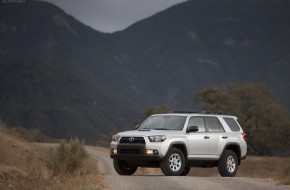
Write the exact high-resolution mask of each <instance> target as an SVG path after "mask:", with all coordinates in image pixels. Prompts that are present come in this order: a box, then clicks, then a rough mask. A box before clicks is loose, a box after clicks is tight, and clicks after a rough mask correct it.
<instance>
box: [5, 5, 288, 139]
mask: <svg viewBox="0 0 290 190" xmlns="http://www.w3.org/2000/svg"><path fill="white" fill-rule="evenodd" d="M289 9H290V2H289V1H288V0H275V1H274V0H244V1H238V0H220V1H216V0H206V1H204V0H191V1H187V2H185V3H182V4H179V5H176V6H173V7H171V8H169V9H167V10H165V11H163V12H160V13H158V14H156V15H154V16H152V17H150V18H148V19H145V20H142V21H140V22H138V23H136V24H134V25H132V26H131V27H129V28H127V29H126V30H124V31H121V32H117V33H114V34H103V33H100V32H98V31H95V30H93V29H92V28H90V27H88V26H85V25H84V24H82V23H80V22H79V21H77V20H75V19H74V18H73V17H71V16H69V15H67V14H66V13H64V12H63V11H62V10H61V9H59V8H57V7H55V6H53V5H51V4H48V3H45V2H35V1H28V0H27V1H26V3H25V4H2V5H1V6H0V42H1V43H0V74H1V75H0V107H1V110H0V117H1V118H2V119H3V120H5V121H8V122H9V123H11V124H13V125H22V126H24V127H27V128H41V129H42V130H44V131H45V132H46V133H48V134H50V135H53V136H66V137H68V136H71V135H78V136H82V137H87V138H90V139H92V138H94V137H95V136H98V135H100V134H101V133H107V132H111V131H113V130H114V129H120V128H125V127H127V128H128V127H129V126H130V123H131V122H132V121H133V120H134V119H136V118H138V117H140V116H141V114H140V113H141V112H142V111H144V110H145V109H146V108H148V107H149V106H151V105H160V104H168V105H170V106H172V107H173V108H176V109H190V108H191V109H192V108H193V107H194V104H193V100H192V99H193V96H194V94H195V93H196V92H197V90H200V89H202V88H205V87H206V86H208V85H209V84H216V85H222V84H225V83H228V82H246V81H252V82H262V83H265V84H266V85H268V86H269V87H272V88H273V89H275V90H276V92H277V93H278V95H279V98H280V99H281V101H282V103H283V104H284V105H286V106H288V108H290V101H289V100H288V96H289V95H290V88H289V87H290V86H289V80H290V78H289V77H290V64H289V58H290V40H289V39H290V24H289V23H290V22H289V21H290V12H289Z"/></svg>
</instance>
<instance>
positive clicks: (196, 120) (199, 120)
mask: <svg viewBox="0 0 290 190" xmlns="http://www.w3.org/2000/svg"><path fill="white" fill-rule="evenodd" d="M189 126H198V132H205V126H204V121H203V117H191V118H190V119H189V121H188V127H189Z"/></svg>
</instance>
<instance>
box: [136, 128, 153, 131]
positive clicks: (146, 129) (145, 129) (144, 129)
mask: <svg viewBox="0 0 290 190" xmlns="http://www.w3.org/2000/svg"><path fill="white" fill-rule="evenodd" d="M150 130H151V129H148V128H143V129H138V131H150Z"/></svg>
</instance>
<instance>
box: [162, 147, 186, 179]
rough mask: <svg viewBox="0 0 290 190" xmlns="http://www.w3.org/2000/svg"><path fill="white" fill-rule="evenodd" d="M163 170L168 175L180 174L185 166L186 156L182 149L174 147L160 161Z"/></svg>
mask: <svg viewBox="0 0 290 190" xmlns="http://www.w3.org/2000/svg"><path fill="white" fill-rule="evenodd" d="M160 168H161V170H162V172H163V173H164V174H165V175H167V176H180V175H181V174H182V172H183V171H184V168H185V158H184V155H183V153H182V151H181V150H180V149H178V148H172V149H171V150H169V151H168V153H167V155H166V157H165V159H164V160H162V161H161V163H160Z"/></svg>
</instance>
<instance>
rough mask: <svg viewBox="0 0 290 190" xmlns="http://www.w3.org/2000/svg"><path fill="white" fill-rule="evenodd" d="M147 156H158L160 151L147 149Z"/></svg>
mask: <svg viewBox="0 0 290 190" xmlns="http://www.w3.org/2000/svg"><path fill="white" fill-rule="evenodd" d="M145 154H147V155H157V154H158V150H151V149H147V150H145Z"/></svg>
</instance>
